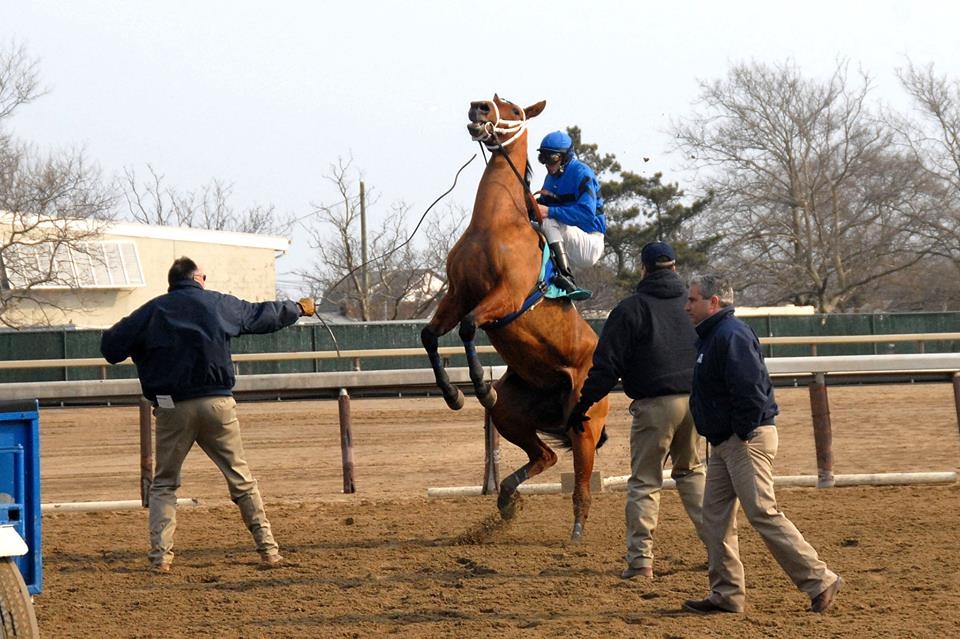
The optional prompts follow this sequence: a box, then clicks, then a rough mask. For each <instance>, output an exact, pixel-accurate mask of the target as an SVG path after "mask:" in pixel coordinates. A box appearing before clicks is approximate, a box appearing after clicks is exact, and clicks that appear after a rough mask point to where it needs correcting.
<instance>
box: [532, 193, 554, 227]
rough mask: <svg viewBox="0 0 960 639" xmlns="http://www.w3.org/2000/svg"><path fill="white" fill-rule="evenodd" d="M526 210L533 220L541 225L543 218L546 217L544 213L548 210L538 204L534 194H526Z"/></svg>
mask: <svg viewBox="0 0 960 639" xmlns="http://www.w3.org/2000/svg"><path fill="white" fill-rule="evenodd" d="M541 209H543V210H541ZM527 210H528V211H529V212H530V213H531V214H532V215H533V219H535V220H536V221H537V222H539V223H540V224H543V218H544V217H546V215H545V213H546V211H547V210H549V209H547V207H545V206H543V205H542V204H540V202H538V201H537V198H536V196H535V195H534V194H532V193H529V192H528V193H527Z"/></svg>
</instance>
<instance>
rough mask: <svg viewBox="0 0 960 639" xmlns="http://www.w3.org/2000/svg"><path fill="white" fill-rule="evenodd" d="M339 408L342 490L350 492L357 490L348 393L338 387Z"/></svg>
mask: <svg viewBox="0 0 960 639" xmlns="http://www.w3.org/2000/svg"><path fill="white" fill-rule="evenodd" d="M337 405H338V408H339V409H340V454H341V457H342V458H343V492H344V493H347V494H352V493H355V492H357V487H356V485H355V484H354V483H353V435H352V433H351V428H350V395H349V394H348V393H347V389H346V388H341V389H340V396H339V397H338V398H337Z"/></svg>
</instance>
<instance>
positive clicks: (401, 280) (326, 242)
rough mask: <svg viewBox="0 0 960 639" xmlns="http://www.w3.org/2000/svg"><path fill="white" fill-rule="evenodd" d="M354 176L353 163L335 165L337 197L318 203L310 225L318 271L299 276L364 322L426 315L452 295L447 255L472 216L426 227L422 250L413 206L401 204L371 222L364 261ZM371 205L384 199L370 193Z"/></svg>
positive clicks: (459, 214) (456, 214)
mask: <svg viewBox="0 0 960 639" xmlns="http://www.w3.org/2000/svg"><path fill="white" fill-rule="evenodd" d="M356 177H359V176H358V175H357V176H356ZM353 178H354V176H353V171H352V167H351V162H350V161H344V160H342V159H341V160H339V161H338V163H337V164H336V165H334V166H331V169H330V173H329V174H328V175H327V176H326V179H327V180H328V181H330V182H331V183H332V184H333V185H334V187H335V189H336V191H337V194H338V195H337V199H336V201H335V202H330V203H322V204H314V205H313V206H314V214H313V216H312V218H311V219H310V220H309V221H308V222H306V223H305V224H304V226H305V228H306V231H307V233H308V234H309V237H310V240H309V245H310V247H311V248H312V249H313V250H315V251H316V252H317V255H318V257H317V259H316V260H315V261H314V263H313V265H312V269H311V270H308V271H301V272H298V273H297V275H299V276H301V277H302V278H303V279H304V280H305V281H306V282H308V283H309V285H310V287H311V289H312V292H313V294H314V295H316V296H318V297H322V298H324V299H325V300H326V301H327V302H333V303H335V304H337V305H338V306H339V307H340V308H341V309H342V310H343V311H344V312H345V313H346V314H348V315H352V316H355V317H357V318H358V319H361V320H364V321H367V320H375V319H410V318H417V317H424V316H426V315H427V314H429V312H430V311H431V310H432V308H433V307H434V305H435V304H436V301H437V300H438V298H439V296H440V295H442V293H443V291H444V290H445V286H444V285H445V282H444V279H445V268H444V264H445V261H446V254H447V252H448V251H449V248H450V246H452V243H453V241H455V240H456V238H457V237H458V236H459V234H460V233H459V232H460V230H461V229H462V228H463V226H464V225H465V222H466V216H465V215H464V213H463V211H462V209H461V210H457V209H454V208H449V209H447V212H446V215H444V216H443V217H442V219H441V222H440V223H439V224H433V225H431V224H428V225H426V226H424V227H423V233H424V237H425V238H426V243H427V248H425V249H419V248H417V246H416V245H417V243H416V242H414V241H413V239H414V238H413V237H411V235H410V232H409V231H408V217H409V207H407V206H406V205H405V204H403V203H402V202H399V203H395V204H393V205H392V206H391V211H390V213H389V214H388V215H387V217H386V219H385V220H384V221H383V222H382V223H379V224H375V225H369V226H370V228H369V230H368V238H367V242H368V251H367V253H368V258H367V262H366V263H364V261H363V258H362V255H361V253H362V248H361V243H362V238H361V229H360V226H361V220H360V218H361V201H360V194H359V189H358V187H357V186H356V185H355V182H354V179H353ZM366 200H367V201H366V202H365V203H364V205H365V206H366V207H367V208H368V209H372V208H374V207H375V205H376V203H377V200H378V198H377V196H376V195H375V194H370V192H369V191H368V197H367V198H366ZM331 230H332V232H331Z"/></svg>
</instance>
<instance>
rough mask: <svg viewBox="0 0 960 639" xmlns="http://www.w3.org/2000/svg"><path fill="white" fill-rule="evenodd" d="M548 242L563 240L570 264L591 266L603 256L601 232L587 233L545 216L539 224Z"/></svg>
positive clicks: (578, 266) (580, 266)
mask: <svg viewBox="0 0 960 639" xmlns="http://www.w3.org/2000/svg"><path fill="white" fill-rule="evenodd" d="M540 228H541V229H542V230H543V234H544V235H545V236H546V238H547V243H548V244H554V243H556V242H563V247H564V249H566V252H567V259H569V261H570V266H572V267H576V268H583V267H585V266H592V265H594V264H596V263H597V260H599V259H600V257H601V256H603V233H599V232H598V233H587V232H586V231H584V230H583V229H581V228H579V227H577V226H570V225H567V224H564V223H563V222H558V221H556V220H554V219H552V218H549V217H548V218H547V219H545V220H544V221H543V224H541V225H540Z"/></svg>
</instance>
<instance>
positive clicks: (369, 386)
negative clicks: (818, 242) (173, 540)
mask: <svg viewBox="0 0 960 639" xmlns="http://www.w3.org/2000/svg"><path fill="white" fill-rule="evenodd" d="M958 339H960V333H930V334H908V335H907V334H898V335H869V336H866V335H863V336H832V337H827V336H818V337H780V338H776V337H770V338H761V342H762V343H777V344H841V343H850V342H860V343H863V342H877V343H889V342H895V341H914V342H924V341H942V340H958ZM478 350H479V351H480V352H493V349H492V347H479V348H478ZM461 353H462V349H460V348H458V347H445V348H442V349H441V355H444V356H451V355H459V354H461ZM398 356H422V357H424V358H425V355H424V352H423V351H422V350H421V349H419V348H403V349H378V350H355V351H340V352H335V351H317V352H296V353H249V354H237V355H234V360H235V361H237V362H241V361H289V360H322V359H351V360H355V361H359V360H360V359H362V358H367V357H398ZM125 363H127V364H128V363H129V361H128V362H125ZM68 366H71V367H72V366H76V367H82V366H98V367H103V366H104V361H103V360H102V359H99V358H82V359H45V360H7V361H2V362H0V369H28V368H33V369H36V368H63V367H68ZM767 367H768V369H769V370H770V374H771V376H773V377H774V378H775V379H781V380H783V379H788V380H792V381H793V383H797V382H798V380H801V379H803V380H805V381H807V380H809V381H808V383H809V389H810V401H811V414H812V422H813V433H814V443H815V448H816V455H817V477H816V485H817V486H818V487H821V488H826V487H830V486H833V485H835V484H837V483H843V484H847V483H850V481H851V480H850V478H847V477H844V478H843V481H842V482H838V481H837V479H838V477H834V474H833V453H832V445H831V440H832V427H831V424H830V406H829V400H828V397H827V380H828V379H829V378H831V377H834V378H837V377H840V376H851V375H852V376H855V377H857V378H868V379H869V378H883V377H888V378H893V379H903V378H904V377H907V378H911V377H912V376H922V377H924V378H933V379H942V380H949V381H951V382H952V384H953V391H954V401H955V404H956V410H957V420H958V425H960V353H918V354H909V355H896V354H894V355H844V356H811V357H771V358H767ZM505 368H506V367H504V366H487V367H485V369H484V377H485V379H487V380H488V381H494V380H496V379H498V378H499V377H500V376H501V375H502V374H503V372H504V370H505ZM447 372H448V374H449V376H450V380H451V381H452V382H453V383H455V384H458V385H463V386H464V390H465V391H466V392H470V391H471V390H472V385H471V383H470V379H469V374H468V370H467V369H466V368H460V367H457V368H449V369H447ZM434 385H435V384H434V375H433V371H431V370H430V369H404V370H381V371H360V370H355V371H338V372H319V373H289V374H268V375H238V376H237V384H236V387H235V389H234V390H235V392H236V393H237V394H239V395H243V394H248V393H249V394H258V395H261V396H263V395H270V394H276V395H278V396H280V395H283V394H289V393H299V394H304V395H310V394H311V393H314V394H326V395H329V394H330V393H331V392H332V393H336V395H337V397H338V402H339V408H340V430H341V438H340V439H341V448H342V453H343V455H342V457H343V477H344V484H343V485H344V492H345V493H352V492H355V487H354V482H353V451H352V447H351V445H350V442H351V441H352V436H351V433H350V429H351V427H350V392H351V391H353V392H361V391H371V390H397V391H398V392H404V391H407V392H409V391H415V390H418V389H419V390H424V389H429V388H433V387H434ZM0 397H3V398H4V399H34V398H35V399H39V400H40V401H41V403H50V402H77V401H85V402H92V401H99V402H110V401H131V400H133V401H139V403H140V453H141V460H140V461H141V502H142V504H143V505H144V506H145V505H146V503H147V495H148V489H149V486H150V483H151V481H152V478H153V463H154V459H153V444H152V440H153V438H152V413H151V407H150V405H149V403H148V402H147V401H146V400H144V399H143V398H142V396H141V391H140V383H139V381H138V380H136V379H116V380H110V379H96V380H76V381H51V382H22V383H8V384H0ZM485 428H486V431H487V436H486V438H485V441H486V463H485V471H484V480H483V484H482V486H481V487H480V488H479V492H481V493H484V494H490V493H495V492H497V490H498V484H499V467H498V460H499V458H500V455H499V454H498V448H499V438H498V436H497V434H496V431H495V430H494V429H493V428H492V425H491V424H490V420H489V419H487V420H486V424H485ZM954 478H955V475H954ZM608 479H611V480H615V479H618V478H608ZM943 480H944V478H943V477H938V478H937V479H936V481H943ZM804 481H806V480H804ZM615 484H616V482H615V481H614V482H612V483H611V487H615V486H614V485H615ZM470 490H473V489H470Z"/></svg>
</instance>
